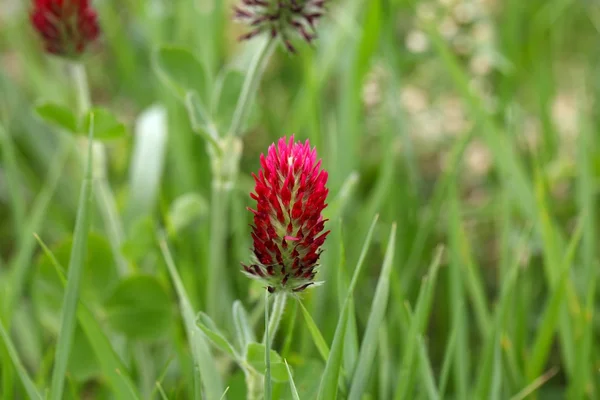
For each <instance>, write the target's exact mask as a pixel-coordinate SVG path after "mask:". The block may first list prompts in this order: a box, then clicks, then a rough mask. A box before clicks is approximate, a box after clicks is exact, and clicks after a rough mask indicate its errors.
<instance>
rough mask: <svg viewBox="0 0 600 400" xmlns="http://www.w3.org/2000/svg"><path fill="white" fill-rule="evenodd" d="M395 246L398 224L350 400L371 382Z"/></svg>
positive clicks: (377, 290) (362, 347) (394, 228)
mask: <svg viewBox="0 0 600 400" xmlns="http://www.w3.org/2000/svg"><path fill="white" fill-rule="evenodd" d="M395 244H396V224H393V225H392V230H391V232H390V238H389V241H388V245H387V250H386V252H385V257H384V259H383V267H382V269H381V275H380V276H379V281H378V282H377V288H376V289H375V297H373V303H372V306H371V312H370V314H369V319H368V320H367V330H366V331H365V336H364V337H363V340H362V343H361V346H360V352H359V354H358V360H357V362H356V369H355V372H354V376H353V377H352V386H351V387H350V395H349V397H348V398H349V399H350V400H360V399H361V397H362V395H363V393H364V391H365V387H366V386H367V383H368V381H369V377H370V376H371V369H372V367H373V361H374V360H375V353H376V351H377V343H378V331H379V327H380V326H381V323H382V322H383V318H384V316H385V311H386V309H387V303H388V298H389V294H390V274H391V273H392V265H393V261H394V251H395Z"/></svg>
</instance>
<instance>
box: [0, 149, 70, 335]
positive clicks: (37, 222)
mask: <svg viewBox="0 0 600 400" xmlns="http://www.w3.org/2000/svg"><path fill="white" fill-rule="evenodd" d="M70 147H71V144H70V143H69V142H68V141H66V140H65V141H64V142H63V144H61V146H60V148H59V150H58V152H57V154H56V156H55V157H54V158H53V160H52V163H51V165H50V170H49V172H48V177H47V179H46V182H45V183H44V186H43V188H42V190H41V191H40V193H39V194H38V195H37V197H36V199H35V201H34V204H33V208H32V210H31V213H30V214H29V217H28V218H27V220H26V221H25V227H24V229H23V231H22V232H23V234H25V233H26V234H25V236H24V237H23V240H21V242H20V246H19V249H18V251H17V255H16V256H15V258H14V260H13V261H12V262H11V264H10V275H9V276H8V277H9V279H10V283H9V284H8V287H7V291H8V292H7V294H6V295H7V298H6V300H5V301H4V302H3V303H4V304H2V306H3V311H4V313H3V315H2V317H4V321H5V323H6V327H7V328H8V329H10V321H11V319H12V313H13V312H14V310H15V304H16V302H17V301H18V300H19V298H20V296H21V293H22V291H23V286H24V285H25V280H26V277H27V273H28V272H29V269H30V268H31V266H32V265H33V263H32V262H31V257H32V256H33V253H34V251H35V239H34V237H33V236H32V235H31V233H33V232H37V231H39V230H40V227H41V226H42V223H43V222H44V215H45V213H46V210H47V208H48V205H49V203H50V200H51V199H52V196H53V195H54V192H55V190H56V187H57V186H58V182H59V180H60V178H61V174H62V172H63V168H64V166H65V163H66V161H67V156H68V154H69V149H70Z"/></svg>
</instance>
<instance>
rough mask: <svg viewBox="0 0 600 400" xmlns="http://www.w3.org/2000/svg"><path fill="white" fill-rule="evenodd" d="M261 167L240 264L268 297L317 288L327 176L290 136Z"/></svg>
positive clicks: (309, 150) (314, 156)
mask: <svg viewBox="0 0 600 400" xmlns="http://www.w3.org/2000/svg"><path fill="white" fill-rule="evenodd" d="M246 1H253V0H246ZM254 1H258V0H254ZM260 164H261V168H260V169H259V171H258V175H256V174H252V176H253V177H254V180H255V183H256V185H255V188H254V193H251V194H250V197H251V198H252V199H253V200H255V201H256V209H252V208H248V210H249V211H250V212H252V213H253V214H254V225H252V239H253V243H254V247H253V249H252V251H253V256H252V262H251V263H250V264H249V265H246V264H242V267H243V272H244V273H245V274H246V275H247V276H249V277H250V278H253V279H257V280H260V281H262V282H264V283H265V285H266V287H267V289H268V290H269V292H271V293H273V292H275V291H287V292H299V291H302V290H304V289H306V288H307V287H309V286H311V285H315V284H316V282H315V280H314V279H315V275H316V274H317V271H318V268H319V257H320V255H321V253H322V252H323V250H322V249H321V246H322V245H323V243H324V242H325V238H327V235H328V234H329V231H325V232H323V230H324V229H325V222H326V221H327V220H326V219H323V216H322V212H323V209H324V208H325V207H327V204H326V203H325V200H326V198H327V194H328V192H329V191H328V189H327V187H326V186H325V185H326V184H327V177H328V174H327V171H325V170H324V169H322V168H321V160H318V161H317V151H316V149H315V148H314V147H313V148H311V147H310V143H309V141H308V140H307V141H306V142H305V143H304V144H302V143H301V142H299V141H298V142H294V136H293V135H292V136H291V137H290V138H289V140H287V139H286V138H285V137H284V138H281V139H279V141H278V142H277V146H275V144H272V145H271V146H270V147H269V150H268V152H267V155H266V156H265V155H264V154H261V156H260Z"/></svg>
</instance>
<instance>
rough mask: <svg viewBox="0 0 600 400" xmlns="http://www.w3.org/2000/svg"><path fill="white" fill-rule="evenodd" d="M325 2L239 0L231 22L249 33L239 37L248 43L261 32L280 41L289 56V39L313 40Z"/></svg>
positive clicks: (293, 50) (316, 0) (320, 0)
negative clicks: (242, 25)
mask: <svg viewBox="0 0 600 400" xmlns="http://www.w3.org/2000/svg"><path fill="white" fill-rule="evenodd" d="M327 1H328V0H241V1H240V3H239V4H238V5H237V6H235V7H234V9H233V10H234V18H235V19H236V20H238V21H241V22H244V23H246V24H247V25H248V26H250V27H251V28H252V30H251V31H250V32H248V33H246V34H244V35H242V36H241V37H240V40H246V39H251V38H253V37H254V36H257V35H259V34H261V33H262V32H268V33H269V34H270V35H271V37H273V38H275V37H280V38H281V40H282V41H283V43H284V45H285V47H286V48H287V49H288V50H289V51H290V52H292V53H294V52H295V51H296V49H295V48H294V46H293V45H292V40H291V39H292V37H300V38H302V39H304V40H305V41H307V42H308V43H311V42H312V41H313V40H314V39H315V38H316V37H317V34H316V23H317V21H318V20H319V19H320V18H321V17H322V16H323V15H324V14H325V5H326V3H327Z"/></svg>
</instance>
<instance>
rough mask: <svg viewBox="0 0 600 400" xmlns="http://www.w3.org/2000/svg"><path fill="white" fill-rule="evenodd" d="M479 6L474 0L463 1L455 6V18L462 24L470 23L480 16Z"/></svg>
mask: <svg viewBox="0 0 600 400" xmlns="http://www.w3.org/2000/svg"><path fill="white" fill-rule="evenodd" d="M478 13H479V7H478V6H477V5H476V4H475V3H472V2H466V1H463V2H461V3H459V4H457V5H456V7H454V18H456V21H458V22H459V23H461V24H469V23H471V22H473V20H475V18H476V17H477V16H478Z"/></svg>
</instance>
